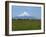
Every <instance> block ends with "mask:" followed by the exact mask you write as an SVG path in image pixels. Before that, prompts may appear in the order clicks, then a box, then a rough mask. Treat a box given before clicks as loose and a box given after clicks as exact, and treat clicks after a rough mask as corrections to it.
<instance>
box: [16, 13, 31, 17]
mask: <svg viewBox="0 0 46 37" xmlns="http://www.w3.org/2000/svg"><path fill="white" fill-rule="evenodd" d="M17 16H31V15H30V14H29V13H27V12H23V13H21V14H19V15H17Z"/></svg>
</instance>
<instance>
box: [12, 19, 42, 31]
mask: <svg viewBox="0 0 46 37" xmlns="http://www.w3.org/2000/svg"><path fill="white" fill-rule="evenodd" d="M39 29H41V21H40V20H34V19H18V20H16V19H13V20H12V30H13V31H16V30H39Z"/></svg>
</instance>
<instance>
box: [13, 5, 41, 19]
mask: <svg viewBox="0 0 46 37" xmlns="http://www.w3.org/2000/svg"><path fill="white" fill-rule="evenodd" d="M23 12H27V13H29V14H30V15H32V16H33V17H36V18H38V19H40V18H41V7H32V6H15V5H13V6H12V17H15V16H17V15H19V14H21V13H23Z"/></svg>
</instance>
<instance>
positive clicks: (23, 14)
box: [15, 12, 33, 19]
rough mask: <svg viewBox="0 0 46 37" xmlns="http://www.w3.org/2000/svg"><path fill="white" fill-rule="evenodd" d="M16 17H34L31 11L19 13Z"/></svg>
mask: <svg viewBox="0 0 46 37" xmlns="http://www.w3.org/2000/svg"><path fill="white" fill-rule="evenodd" d="M15 18H17V19H29V18H30V19H31V18H33V17H32V16H31V15H30V14H29V13H27V12H23V13H21V14H19V15H17V16H16V17H15Z"/></svg>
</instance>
